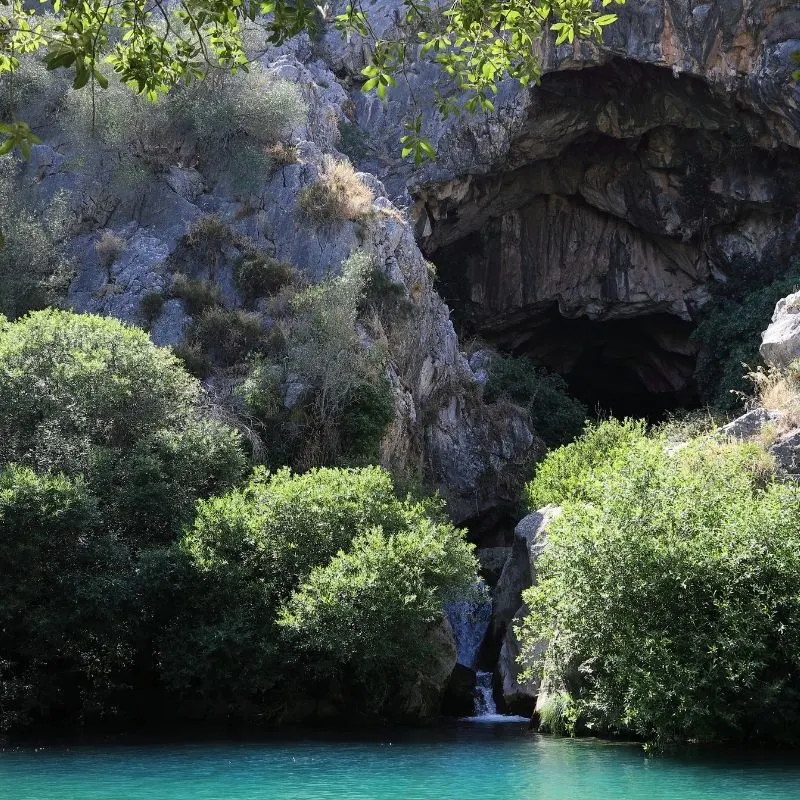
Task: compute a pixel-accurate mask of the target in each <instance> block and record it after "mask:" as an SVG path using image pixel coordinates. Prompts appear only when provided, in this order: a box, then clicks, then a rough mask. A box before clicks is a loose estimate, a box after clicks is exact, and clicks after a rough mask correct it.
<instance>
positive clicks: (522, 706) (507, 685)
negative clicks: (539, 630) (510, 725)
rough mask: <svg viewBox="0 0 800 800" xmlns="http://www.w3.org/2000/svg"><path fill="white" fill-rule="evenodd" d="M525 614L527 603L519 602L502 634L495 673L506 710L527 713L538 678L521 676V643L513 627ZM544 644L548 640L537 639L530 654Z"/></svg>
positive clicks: (538, 652)
mask: <svg viewBox="0 0 800 800" xmlns="http://www.w3.org/2000/svg"><path fill="white" fill-rule="evenodd" d="M527 614H528V607H527V606H525V605H523V606H521V607H520V608H519V609H518V610H517V613H516V614H515V615H514V618H513V619H512V621H511V624H510V625H509V626H508V629H507V630H506V635H505V637H504V638H503V646H502V647H501V648H500V658H499V659H498V661H497V674H498V678H499V681H500V689H501V692H502V696H503V702H504V704H505V707H506V710H507V711H508V713H511V714H520V715H522V716H526V717H529V716H531V714H533V710H534V708H535V706H536V698H537V696H538V694H539V683H540V682H539V681H538V680H536V679H532V680H523V678H522V672H523V671H524V669H525V666H524V665H521V664H520V663H519V661H518V659H519V656H520V654H521V652H522V647H521V646H520V642H519V639H518V638H517V633H516V627H515V626H516V625H517V624H518V623H520V622H521V621H522V620H523V619H524V618H525V616H526V615H527ZM546 648H547V644H546V643H545V642H539V643H538V644H537V645H536V646H535V647H534V652H533V653H531V655H532V656H534V657H535V656H540V655H541V654H542V653H544V651H545V650H546Z"/></svg>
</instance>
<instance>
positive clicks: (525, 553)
mask: <svg viewBox="0 0 800 800" xmlns="http://www.w3.org/2000/svg"><path fill="white" fill-rule="evenodd" d="M560 513H561V509H560V508H559V507H558V506H553V505H549V506H545V507H544V508H540V509H539V510H538V511H534V512H533V513H531V514H528V515H527V516H526V517H523V518H522V519H521V520H520V521H519V523H518V524H517V527H516V528H515V529H514V542H513V545H512V548H511V553H510V555H509V557H508V559H507V560H506V562H505V564H504V565H503V571H502V572H501V574H500V578H499V580H498V581H497V586H495V588H494V591H493V592H492V622H491V626H490V628H489V632H488V634H487V646H489V647H490V648H491V647H493V648H494V653H497V648H499V647H500V646H501V642H502V641H503V638H504V637H505V635H506V631H507V630H508V627H509V625H510V623H511V620H512V619H513V618H514V616H515V615H516V614H517V612H518V611H519V609H520V607H521V606H522V592H524V591H525V589H527V588H529V587H530V586H533V584H534V583H535V582H536V560H537V559H538V558H539V556H540V555H541V553H542V550H543V549H544V547H545V545H546V544H547V526H548V525H549V524H550V523H551V522H552V521H553V520H554V519H555V518H556V517H557V516H558V515H559V514H560Z"/></svg>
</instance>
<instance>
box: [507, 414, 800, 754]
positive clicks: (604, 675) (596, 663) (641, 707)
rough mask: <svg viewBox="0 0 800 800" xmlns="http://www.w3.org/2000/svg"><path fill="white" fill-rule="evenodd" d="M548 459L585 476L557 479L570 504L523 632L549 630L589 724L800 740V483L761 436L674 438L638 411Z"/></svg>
mask: <svg viewBox="0 0 800 800" xmlns="http://www.w3.org/2000/svg"><path fill="white" fill-rule="evenodd" d="M602 452H607V453H609V454H610V459H611V461H612V462H613V469H610V468H609V467H608V465H607V464H605V463H602V462H601V461H600V459H599V458H596V456H597V455H598V454H600V453H602ZM584 455H588V456H589V457H590V459H593V460H592V461H591V462H590V463H589V464H588V465H587V463H586V462H585V461H584V460H583V456H584ZM548 460H553V461H554V462H559V469H552V468H550V467H549V466H548V464H547V461H546V462H545V464H544V465H543V467H542V471H543V474H545V475H548V474H549V475H553V474H555V473H558V472H559V471H564V470H565V468H566V466H567V465H568V464H572V465H573V467H574V469H575V475H574V477H573V478H572V479H569V478H565V477H564V475H563V474H562V475H560V476H559V478H558V480H555V481H552V480H551V481H550V484H549V488H548V491H547V492H545V494H547V495H548V499H550V500H552V501H554V502H560V503H562V504H563V506H564V510H563V513H562V514H561V516H559V517H558V518H557V519H556V520H555V521H554V522H553V523H551V525H550V527H549V529H548V537H549V545H548V548H547V549H546V551H545V553H544V555H543V556H542V557H541V558H540V560H539V562H538V563H537V575H538V579H539V584H538V586H536V587H534V588H532V589H530V590H528V591H527V592H525V595H524V599H525V601H526V603H527V604H528V606H529V608H530V609H531V613H530V616H529V617H528V618H527V619H526V621H525V624H524V630H523V632H522V638H523V641H524V642H525V644H526V646H527V647H529V648H531V647H532V646H533V644H534V643H535V642H537V641H540V640H541V639H546V640H549V642H550V644H549V648H548V650H547V653H546V655H545V656H544V658H543V661H541V662H540V663H539V664H538V667H539V669H541V670H543V671H544V673H545V677H546V679H547V682H548V683H549V684H550V685H551V686H555V687H559V686H561V687H566V689H567V690H568V691H569V693H570V695H571V699H572V701H574V703H575V716H576V719H577V720H578V724H579V726H584V727H588V728H589V729H591V730H600V731H602V730H606V731H612V732H618V733H625V734H635V735H637V736H640V737H642V738H643V739H645V740H648V741H650V742H655V743H656V744H665V743H669V742H672V741H683V740H687V739H701V740H702V739H717V738H722V739H739V740H743V739H776V740H782V741H787V740H791V741H794V740H796V738H797V735H796V730H797V723H798V721H800V663H798V658H797V653H798V652H800V650H798V646H799V645H800V640H799V639H798V632H800V602H799V601H798V597H800V595H799V594H798V586H800V547H799V545H800V489H799V488H798V487H797V486H794V485H787V484H783V483H779V482H776V480H775V479H774V478H773V475H772V471H771V470H772V465H771V463H770V462H769V459H768V457H767V456H766V454H765V453H764V451H763V450H761V449H760V448H759V447H758V446H756V445H746V444H731V443H721V442H719V441H716V440H715V439H713V438H704V439H698V440H695V441H693V442H690V443H688V444H685V445H684V446H679V447H674V446H666V442H665V441H664V439H663V438H661V437H659V436H650V437H648V436H647V435H646V434H645V432H644V431H643V429H642V428H641V427H639V426H636V425H634V424H632V423H628V424H626V425H620V424H619V423H606V424H604V425H601V426H599V427H597V428H595V429H591V430H590V431H589V433H588V435H587V437H586V438H585V439H584V440H579V441H578V442H576V443H575V444H573V445H570V446H568V447H567V448H565V450H563V451H557V452H556V453H554V454H552V455H551V456H550V457H549V459H548ZM598 463H599V464H600V466H599V469H596V468H595V465H597V464H598ZM542 493H543V491H542V489H541V488H540V489H539V490H537V491H532V492H531V494H533V495H541V494H542ZM531 652H532V651H531Z"/></svg>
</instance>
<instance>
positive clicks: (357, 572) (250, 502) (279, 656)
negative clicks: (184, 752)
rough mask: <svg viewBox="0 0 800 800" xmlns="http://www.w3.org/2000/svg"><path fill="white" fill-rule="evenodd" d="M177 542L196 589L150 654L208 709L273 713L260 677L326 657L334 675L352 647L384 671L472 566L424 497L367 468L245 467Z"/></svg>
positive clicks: (287, 679) (300, 670)
mask: <svg viewBox="0 0 800 800" xmlns="http://www.w3.org/2000/svg"><path fill="white" fill-rule="evenodd" d="M379 540H380V542H381V543H382V549H383V552H378V549H379V548H378V542H379ZM182 548H183V551H184V552H185V553H186V554H187V555H188V556H189V558H190V560H191V562H192V563H193V564H194V566H195V568H196V569H197V571H198V575H199V577H200V580H201V581H202V584H201V585H202V587H203V592H202V593H201V594H197V586H195V589H194V593H195V596H196V600H195V601H194V605H192V606H191V607H190V610H189V611H187V614H188V618H182V619H180V620H179V621H178V622H177V623H176V624H175V625H174V626H173V627H172V628H171V629H170V630H168V631H167V633H166V635H165V636H164V639H163V641H162V643H161V650H160V656H159V658H160V660H161V663H162V664H163V667H164V679H165V681H166V682H167V683H168V685H169V686H171V687H173V688H174V689H175V690H177V691H179V692H182V693H183V694H184V695H185V696H186V697H191V698H192V703H193V704H194V705H195V707H202V708H204V709H206V710H207V712H208V713H211V714H213V713H219V712H220V711H222V712H223V713H225V714H232V715H236V716H247V715H251V714H253V713H256V714H260V715H262V716H263V715H266V716H269V715H270V714H272V713H276V714H279V713H280V712H279V711H277V710H275V709H273V707H272V704H275V705H276V706H280V698H276V697H274V696H273V697H270V692H271V690H272V689H273V687H276V686H280V687H282V689H281V691H284V692H285V691H286V687H287V685H296V684H298V683H303V682H312V683H313V681H314V680H315V679H319V678H320V677H324V676H325V675H328V674H330V673H329V672H328V670H336V673H337V675H338V676H339V678H340V679H342V680H347V679H348V672H347V671H344V670H343V668H344V666H345V665H348V664H350V663H351V662H352V660H353V659H354V658H355V657H356V655H358V656H360V657H363V658H364V659H365V662H368V666H369V669H370V670H371V671H372V672H374V671H375V670H376V669H378V668H380V669H381V670H383V671H384V672H385V673H387V674H385V675H384V676H383V677H384V679H385V681H390V682H391V680H390V678H391V677H392V676H394V675H395V674H396V673H397V672H398V671H399V670H400V669H401V668H405V667H406V666H408V667H410V668H413V666H414V659H415V656H414V652H415V650H414V648H418V647H419V642H418V641H417V635H418V634H419V633H420V632H424V631H425V629H426V628H427V626H428V625H429V624H430V623H431V622H433V621H434V620H435V619H436V618H437V616H438V614H439V613H440V612H441V608H442V603H443V601H444V599H445V598H446V597H447V596H448V595H449V593H450V592H452V591H455V590H457V589H459V588H462V587H463V586H464V585H466V584H468V583H469V582H470V580H471V579H472V578H473V576H474V572H475V562H474V559H473V557H472V555H471V548H470V546H469V545H467V544H466V542H465V541H464V539H463V537H462V535H461V533H460V532H457V531H455V530H454V529H453V528H452V526H451V525H450V524H449V523H446V522H444V521H443V520H442V518H441V512H440V511H439V509H438V507H437V506H432V505H430V504H428V505H424V504H419V503H414V502H411V501H408V500H401V499H400V498H398V496H397V495H396V493H395V491H394V487H393V485H392V481H391V479H390V477H389V476H388V474H387V473H385V472H384V471H382V470H380V469H378V468H375V467H372V468H365V469H360V470H339V469H321V470H312V471H310V472H307V473H305V474H303V475H293V474H291V473H290V472H289V471H288V470H281V471H279V472H278V473H276V474H274V475H269V474H268V473H267V472H265V471H263V470H259V471H257V472H256V474H255V475H254V477H253V478H252V480H251V481H250V482H249V483H248V484H247V486H245V487H244V488H243V489H240V490H234V491H232V492H230V493H228V494H227V495H224V496H222V497H218V498H213V499H211V500H208V501H204V502H201V503H200V505H199V507H198V515H197V519H196V521H195V524H194V526H193V528H192V529H190V530H189V531H187V533H186V535H185V537H184V540H183V544H182ZM329 581H333V582H334V583H335V588H336V591H333V588H331V591H328V590H327V589H326V588H325V585H326V583H327V582H329ZM379 599H380V600H381V602H380V603H379V602H378V600H379ZM370 600H371V602H370ZM349 615H352V616H349ZM334 624H336V625H340V626H341V627H338V628H337V629H333V628H330V627H329V628H327V629H326V630H325V632H324V634H323V629H324V628H325V627H326V626H327V625H334ZM337 641H338V645H337ZM309 652H311V653H314V654H315V655H313V656H309V655H308V654H309ZM380 654H385V655H380ZM398 654H402V664H398V662H397V656H398ZM323 657H324V664H325V669H323V661H322V660H321V659H323ZM366 667H367V663H365V666H364V668H365V669H366ZM385 681H384V682H385ZM376 702H377V701H376ZM362 710H363V709H362Z"/></svg>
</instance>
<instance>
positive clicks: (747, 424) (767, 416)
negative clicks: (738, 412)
mask: <svg viewBox="0 0 800 800" xmlns="http://www.w3.org/2000/svg"><path fill="white" fill-rule="evenodd" d="M781 416H782V414H781V412H780V411H770V410H767V409H766V408H754V409H753V410H752V411H748V412H747V413H746V414H742V416H741V417H737V418H736V419H735V420H733V422H729V423H728V424H727V425H723V426H722V428H720V431H721V433H723V434H725V436H730V437H731V438H732V439H751V438H753V437H754V436H758V434H759V433H761V431H762V430H763V428H764V426H765V425H768V424H770V423H773V422H777V421H778V420H779V419H780V418H781Z"/></svg>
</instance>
